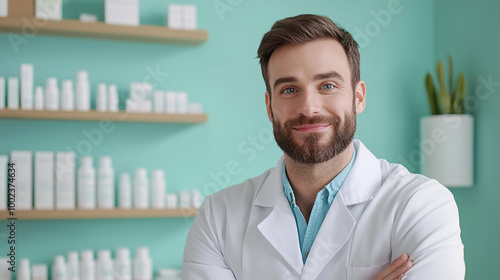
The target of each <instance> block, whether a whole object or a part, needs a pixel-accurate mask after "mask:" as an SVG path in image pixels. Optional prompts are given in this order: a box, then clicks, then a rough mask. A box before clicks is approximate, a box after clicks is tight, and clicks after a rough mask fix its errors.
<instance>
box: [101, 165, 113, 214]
mask: <svg viewBox="0 0 500 280" xmlns="http://www.w3.org/2000/svg"><path fill="white" fill-rule="evenodd" d="M97 207H98V208H100V209H113V208H114V207H115V172H114V170H113V166H112V165H111V158H110V157H101V159H100V160H99V169H98V170H97Z"/></svg>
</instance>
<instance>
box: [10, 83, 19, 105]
mask: <svg viewBox="0 0 500 280" xmlns="http://www.w3.org/2000/svg"><path fill="white" fill-rule="evenodd" d="M7 87H8V93H7V94H8V96H7V106H8V108H9V110H17V109H19V79H18V78H16V77H9V84H8V85H7Z"/></svg>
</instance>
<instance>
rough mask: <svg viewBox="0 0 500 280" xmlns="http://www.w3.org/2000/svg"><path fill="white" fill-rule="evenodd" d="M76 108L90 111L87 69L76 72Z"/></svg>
mask: <svg viewBox="0 0 500 280" xmlns="http://www.w3.org/2000/svg"><path fill="white" fill-rule="evenodd" d="M76 110H77V111H81V112H88V111H90V85H89V80H88V73H87V71H78V72H77V73H76Z"/></svg>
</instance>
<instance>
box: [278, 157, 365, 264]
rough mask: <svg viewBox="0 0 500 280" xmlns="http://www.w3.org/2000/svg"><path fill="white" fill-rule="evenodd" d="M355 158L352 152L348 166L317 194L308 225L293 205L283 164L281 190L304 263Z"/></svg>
mask: <svg viewBox="0 0 500 280" xmlns="http://www.w3.org/2000/svg"><path fill="white" fill-rule="evenodd" d="M355 158H356V150H353V154H352V158H351V161H350V162H349V164H347V166H346V167H345V168H344V169H343V170H342V171H341V172H340V173H339V174H338V175H337V176H336V177H335V178H333V180H332V181H331V182H330V183H328V184H327V185H326V186H325V187H324V188H323V189H322V190H321V191H319V192H318V194H317V195H316V200H315V201H314V205H313V208H312V211H311V215H310V216H309V224H308V223H307V222H306V219H305V218H304V215H302V212H301V211H300V208H299V206H297V204H295V195H294V194H293V190H292V186H291V185H290V182H289V181H288V177H287V175H286V168H285V164H283V189H284V191H285V196H286V198H287V199H288V202H289V203H290V207H291V208H292V212H293V215H294V216H295V222H296V224H297V231H298V232H299V245H300V251H301V252H302V261H303V262H304V263H305V262H306V259H307V255H309V251H310V250H311V247H312V244H313V242H314V239H315V238H316V235H317V234H318V231H319V229H320V227H321V224H322V223H323V220H324V219H325V216H326V213H328V210H329V209H330V205H332V202H333V200H334V199H335V196H337V193H338V192H339V190H340V187H341V186H342V184H343V183H344V181H345V178H346V177H347V174H349V171H350V170H351V168H352V165H353V163H354V159H355Z"/></svg>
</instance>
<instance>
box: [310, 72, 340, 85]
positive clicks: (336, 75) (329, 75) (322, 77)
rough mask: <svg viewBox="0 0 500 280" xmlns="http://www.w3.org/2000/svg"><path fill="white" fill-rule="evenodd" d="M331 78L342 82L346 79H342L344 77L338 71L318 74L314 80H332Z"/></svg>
mask: <svg viewBox="0 0 500 280" xmlns="http://www.w3.org/2000/svg"><path fill="white" fill-rule="evenodd" d="M331 78H335V79H338V80H340V81H341V82H343V81H344V79H343V78H342V76H341V75H340V74H339V73H338V72H337V71H331V72H327V73H321V74H316V75H315V76H314V80H316V81H317V80H325V79H331Z"/></svg>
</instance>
